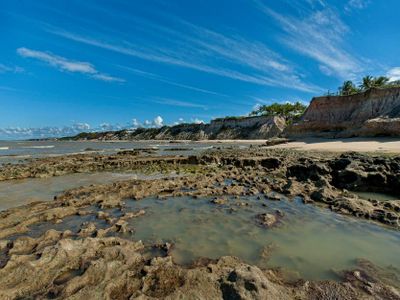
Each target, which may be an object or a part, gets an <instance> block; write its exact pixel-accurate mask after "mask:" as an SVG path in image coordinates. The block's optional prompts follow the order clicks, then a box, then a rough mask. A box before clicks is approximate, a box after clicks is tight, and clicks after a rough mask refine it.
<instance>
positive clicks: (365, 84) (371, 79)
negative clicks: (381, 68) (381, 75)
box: [360, 75, 375, 91]
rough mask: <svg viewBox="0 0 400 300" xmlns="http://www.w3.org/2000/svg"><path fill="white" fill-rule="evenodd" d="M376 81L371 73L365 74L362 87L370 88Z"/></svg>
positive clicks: (363, 88)
mask: <svg viewBox="0 0 400 300" xmlns="http://www.w3.org/2000/svg"><path fill="white" fill-rule="evenodd" d="M374 82H375V79H374V77H372V76H370V75H368V76H365V77H364V78H363V79H362V84H361V85H360V88H361V89H362V90H364V91H366V90H369V89H370V88H372V87H374Z"/></svg>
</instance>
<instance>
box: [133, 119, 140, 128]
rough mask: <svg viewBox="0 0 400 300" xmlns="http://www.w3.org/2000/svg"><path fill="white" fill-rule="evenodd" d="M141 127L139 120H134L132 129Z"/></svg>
mask: <svg viewBox="0 0 400 300" xmlns="http://www.w3.org/2000/svg"><path fill="white" fill-rule="evenodd" d="M140 126H141V125H140V123H139V121H138V120H137V119H132V127H133V128H138V127H140Z"/></svg>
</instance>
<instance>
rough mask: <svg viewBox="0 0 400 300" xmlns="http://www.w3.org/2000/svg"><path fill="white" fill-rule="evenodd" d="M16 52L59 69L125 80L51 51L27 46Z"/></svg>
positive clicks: (114, 79) (95, 77)
mask: <svg viewBox="0 0 400 300" xmlns="http://www.w3.org/2000/svg"><path fill="white" fill-rule="evenodd" d="M17 53H18V54H19V55H21V56H22V57H27V58H34V59H37V60H40V61H43V62H46V63H48V64H49V65H50V66H52V67H55V68H57V69H58V70H60V71H67V72H72V73H81V74H85V75H88V76H89V77H91V78H94V79H97V80H101V81H109V82H112V81H115V82H124V81H125V80H123V79H121V78H117V77H113V76H110V75H108V74H104V73H101V72H99V71H98V70H96V68H95V67H94V66H93V65H92V64H91V63H88V62H82V61H75V60H71V59H67V58H65V57H62V56H58V55H55V54H53V53H51V52H44V51H37V50H32V49H29V48H25V47H21V48H18V49H17Z"/></svg>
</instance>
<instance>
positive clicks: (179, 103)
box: [153, 98, 207, 110]
mask: <svg viewBox="0 0 400 300" xmlns="http://www.w3.org/2000/svg"><path fill="white" fill-rule="evenodd" d="M153 102H155V103H158V104H164V105H170V106H178V107H191V108H201V109H204V110H207V106H206V105H203V104H199V103H193V102H189V101H181V100H175V99H167V98H158V99H157V100H153Z"/></svg>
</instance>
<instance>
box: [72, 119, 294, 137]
mask: <svg viewBox="0 0 400 300" xmlns="http://www.w3.org/2000/svg"><path fill="white" fill-rule="evenodd" d="M285 128H286V120H285V119H284V118H282V117H277V116H255V117H230V118H220V119H215V120H212V121H211V123H209V124H179V125H175V126H163V127H161V128H138V129H135V130H121V131H109V132H92V133H81V134H78V135H76V136H74V137H71V138H67V139H72V140H219V139H220V140H226V139H268V138H271V137H276V136H279V135H280V134H281V133H282V132H283V131H284V129H285Z"/></svg>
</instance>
